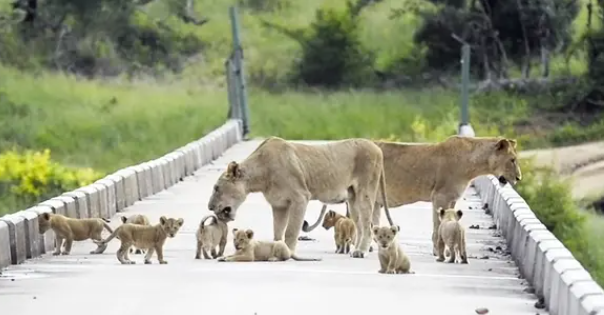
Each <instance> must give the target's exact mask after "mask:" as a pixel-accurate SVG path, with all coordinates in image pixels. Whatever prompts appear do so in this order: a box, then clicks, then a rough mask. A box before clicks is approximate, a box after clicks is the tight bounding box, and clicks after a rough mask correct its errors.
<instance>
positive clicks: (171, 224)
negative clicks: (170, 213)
mask: <svg viewBox="0 0 604 315" xmlns="http://www.w3.org/2000/svg"><path fill="white" fill-rule="evenodd" d="M183 223H185V220H184V219H183V218H178V219H174V218H166V217H165V216H163V215H162V216H161V217H160V218H159V224H161V228H162V229H163V230H164V231H165V232H166V234H168V236H169V237H174V236H175V235H176V232H178V230H180V227H181V226H182V225H183Z"/></svg>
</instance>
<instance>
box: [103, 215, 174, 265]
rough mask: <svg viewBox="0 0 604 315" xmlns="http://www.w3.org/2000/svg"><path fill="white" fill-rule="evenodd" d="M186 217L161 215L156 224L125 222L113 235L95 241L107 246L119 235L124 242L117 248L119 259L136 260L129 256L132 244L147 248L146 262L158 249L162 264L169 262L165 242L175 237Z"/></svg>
mask: <svg viewBox="0 0 604 315" xmlns="http://www.w3.org/2000/svg"><path fill="white" fill-rule="evenodd" d="M183 223H184V219H182V218H179V219H173V218H166V217H165V216H161V218H159V224H156V225H139V224H132V223H124V224H122V225H120V226H119V227H118V228H117V229H115V231H113V233H111V235H110V236H109V237H108V238H107V239H105V240H102V241H94V242H95V243H96V244H97V245H99V246H107V243H109V241H111V240H112V239H113V238H114V237H117V238H118V239H119V240H120V241H121V242H122V243H121V245H120V248H119V249H118V250H117V253H116V256H117V260H119V261H120V263H122V264H134V263H135V262H134V261H132V260H130V258H128V250H129V249H130V247H132V246H136V247H138V248H141V249H146V250H147V254H146V255H145V264H150V263H151V256H153V253H154V252H155V251H157V260H158V261H159V263H160V264H167V263H168V262H167V261H165V260H164V243H165V242H166V239H167V238H168V237H171V238H172V237H174V236H175V235H176V233H177V232H178V230H179V229H180V227H181V226H182V225H183Z"/></svg>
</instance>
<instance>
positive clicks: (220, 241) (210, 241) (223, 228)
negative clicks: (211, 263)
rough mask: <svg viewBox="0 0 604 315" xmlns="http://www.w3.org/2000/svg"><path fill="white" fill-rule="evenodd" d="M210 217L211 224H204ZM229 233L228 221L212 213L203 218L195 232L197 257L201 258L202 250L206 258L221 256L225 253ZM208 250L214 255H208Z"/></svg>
mask: <svg viewBox="0 0 604 315" xmlns="http://www.w3.org/2000/svg"><path fill="white" fill-rule="evenodd" d="M208 219H209V220H210V224H208V225H204V223H205V221H206V220H208ZM228 233H229V231H228V227H227V224H226V222H224V221H222V220H219V219H218V217H216V216H215V215H213V214H210V215H207V216H205V217H204V218H203V219H201V222H200V223H199V228H198V229H197V233H196V234H195V235H196V236H197V251H196V253H195V259H201V253H202V252H203V258H205V259H214V258H218V257H221V256H222V255H223V254H224V248H225V247H226V243H227V235H228ZM216 246H218V253H217V252H216ZM208 251H209V252H210V253H211V254H212V257H210V256H209V255H208Z"/></svg>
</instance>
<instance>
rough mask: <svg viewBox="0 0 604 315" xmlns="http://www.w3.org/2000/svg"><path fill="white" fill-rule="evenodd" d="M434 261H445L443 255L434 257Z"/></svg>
mask: <svg viewBox="0 0 604 315" xmlns="http://www.w3.org/2000/svg"><path fill="white" fill-rule="evenodd" d="M436 261H438V262H443V261H445V257H438V258H436Z"/></svg>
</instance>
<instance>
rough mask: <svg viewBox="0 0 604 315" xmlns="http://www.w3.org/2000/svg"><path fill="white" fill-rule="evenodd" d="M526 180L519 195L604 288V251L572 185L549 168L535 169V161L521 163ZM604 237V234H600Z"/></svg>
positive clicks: (523, 180) (517, 187) (518, 186)
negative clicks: (580, 206) (575, 197)
mask: <svg viewBox="0 0 604 315" xmlns="http://www.w3.org/2000/svg"><path fill="white" fill-rule="evenodd" d="M520 163H521V168H522V173H523V179H522V181H521V182H520V183H518V185H516V187H515V189H516V191H517V192H518V193H519V194H520V195H521V196H522V197H523V198H524V200H525V201H526V202H527V203H528V204H529V205H530V207H531V209H532V210H533V212H534V213H535V215H536V216H537V218H539V220H541V222H542V223H543V225H545V226H546V227H547V229H548V230H549V231H551V232H552V233H553V234H554V235H555V236H556V237H557V238H558V239H559V240H560V241H561V242H562V243H563V244H564V245H565V246H566V247H567V248H568V249H569V250H570V251H571V252H572V253H573V255H574V256H575V258H576V259H577V260H578V261H579V262H580V263H581V264H582V265H583V267H584V268H585V269H586V270H588V271H589V272H590V274H591V275H592V277H594V279H595V280H596V281H597V282H598V283H599V284H600V285H604V260H603V258H604V251H603V250H602V248H601V244H600V239H599V237H598V236H597V235H598V234H597V233H598V230H599V229H598V228H594V226H593V225H592V223H593V222H591V220H592V218H589V221H588V216H589V214H588V213H586V212H584V211H582V210H581V209H580V208H579V207H578V206H577V204H576V203H575V201H574V200H573V198H572V194H571V190H570V186H569V185H570V182H568V181H563V180H560V179H559V177H558V176H557V174H556V173H555V172H554V171H553V170H552V169H551V168H547V167H539V168H538V167H535V166H534V165H533V162H532V160H524V159H523V160H521V161H520ZM599 234H600V235H601V234H602V233H601V232H600V233H599Z"/></svg>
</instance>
